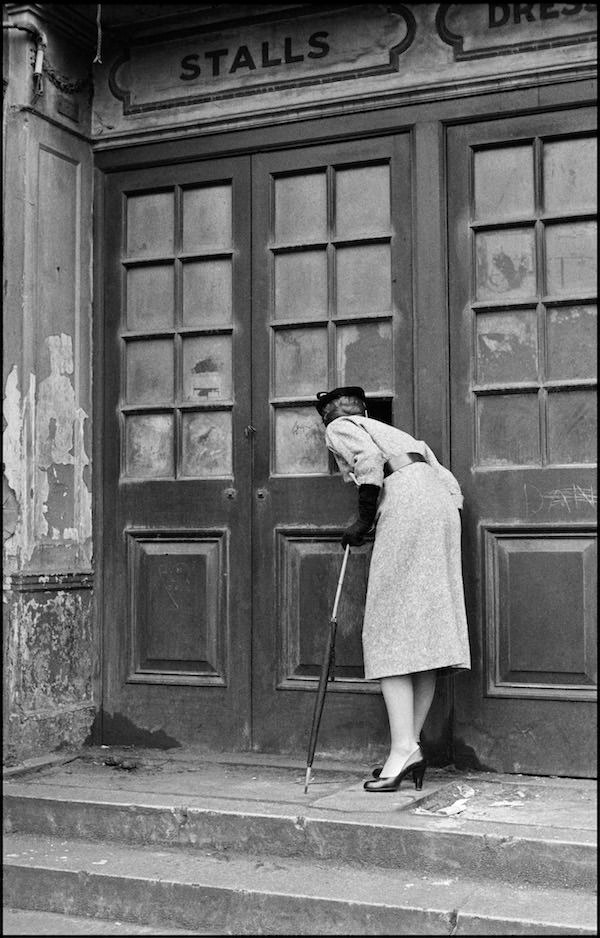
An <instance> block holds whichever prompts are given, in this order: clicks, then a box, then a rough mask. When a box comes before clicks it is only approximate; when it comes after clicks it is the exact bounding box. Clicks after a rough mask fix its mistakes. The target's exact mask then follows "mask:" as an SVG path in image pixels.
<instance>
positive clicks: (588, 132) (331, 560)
mask: <svg viewBox="0 0 600 938" xmlns="http://www.w3.org/2000/svg"><path fill="white" fill-rule="evenodd" d="M594 122H595V114H594V112H593V111H589V110H587V109H585V108H573V110H572V111H568V110H566V109H560V110H557V112H556V113H554V114H553V113H551V112H549V111H545V112H541V113H539V114H528V115H526V116H522V117H519V116H504V117H503V118H502V119H497V120H482V119H478V120H475V121H473V122H469V121H465V122H463V123H460V124H459V123H455V124H454V125H452V126H449V127H447V128H444V129H443V132H442V131H441V130H440V131H439V132H438V127H437V126H436V133H435V135H434V136H433V137H432V135H431V134H430V132H429V131H430V128H429V127H428V126H427V125H423V128H422V129H421V128H420V127H419V126H418V125H417V126H416V128H415V127H414V126H412V125H408V126H407V127H406V129H404V130H400V131H398V132H397V133H390V134H387V135H386V134H382V135H380V136H374V137H372V138H369V137H367V136H365V137H363V138H361V139H358V140H357V139H354V140H352V141H349V140H348V141H343V140H341V141H337V142H335V143H331V144H327V145H306V146H295V147H290V148H288V149H285V150H283V149H282V150H279V151H276V150H273V151H271V152H263V153H253V154H248V155H238V156H234V157H228V158H220V159H214V160H213V159H210V160H209V159H203V160H201V159H198V160H196V161H189V162H185V163H181V164H176V163H170V164H169V165H160V166H153V167H151V168H138V169H134V170H128V171H127V172H122V173H112V174H110V175H108V176H107V180H106V193H105V218H106V226H105V237H104V241H105V248H106V264H105V276H104V299H103V304H104V311H105V312H104V361H103V365H102V369H101V371H102V377H101V378H100V380H101V381H102V383H103V394H104V415H103V421H104V423H103V448H104V467H103V498H102V502H103V509H102V517H101V519H100V520H99V523H101V528H102V541H103V571H104V575H103V598H104V666H103V670H104V690H103V715H104V728H103V737H104V740H105V741H106V742H117V741H119V742H145V743H147V744H150V745H175V744H183V745H196V746H204V747H207V748H217V749H230V750H243V749H250V748H254V749H257V750H263V751H272V752H287V753H294V754H296V755H300V754H303V753H304V752H305V751H306V745H307V741H308V731H309V727H310V720H311V715H312V708H313V705H314V696H315V691H316V683H317V679H318V673H319V667H320V663H321V658H322V654H323V647H324V642H325V638H326V632H327V625H328V620H329V616H330V613H331V604H332V602H333V597H334V594H335V587H336V583H337V578H338V574H339V570H340V565H341V560H342V550H341V547H340V543H339V540H340V535H341V532H342V530H343V528H344V527H345V525H346V524H347V523H348V522H349V521H350V520H351V519H352V518H353V516H354V514H355V510H356V491H355V489H354V487H353V486H349V485H344V484H343V483H342V481H341V478H340V476H339V474H338V473H337V472H336V467H335V465H334V464H333V463H332V461H331V459H330V458H329V456H328V453H327V450H326V447H325V444H324V437H323V428H322V426H321V424H320V421H319V419H318V415H317V413H316V411H315V409H314V406H313V400H314V397H315V394H316V392H317V391H319V390H321V389H324V388H327V387H332V386H335V385H342V384H360V385H362V386H363V387H364V388H365V389H366V392H367V396H368V398H369V410H370V412H371V414H372V415H373V416H376V417H379V418H380V419H383V420H386V421H388V422H390V423H392V424H394V425H396V426H398V427H401V428H402V429H404V430H407V431H408V432H411V433H415V434H416V435H417V436H420V435H421V433H422V432H423V431H422V430H421V428H422V427H427V442H428V443H430V445H431V444H433V448H434V449H435V450H436V453H437V455H438V457H439V458H440V460H442V461H444V462H446V464H447V465H449V467H450V468H451V469H452V470H453V472H454V473H455V474H456V476H457V477H458V479H459V481H460V483H461V485H462V488H463V491H464V494H465V509H464V512H463V569H464V579H465V591H466V599H467V615H468V621H469V629H470V638H471V650H472V665H473V666H472V670H471V672H469V673H464V674H461V675H460V676H458V677H456V679H455V680H454V681H453V682H444V681H441V682H440V690H439V693H438V698H437V700H436V705H435V706H434V711H433V715H432V718H431V719H430V722H429V725H428V728H427V732H428V738H429V739H430V740H431V739H432V738H435V737H436V733H437V734H438V735H437V739H436V745H437V746H438V750H439V749H440V748H441V749H442V750H443V752H442V755H444V753H446V754H448V755H450V757H454V758H456V760H457V761H458V762H459V763H461V764H465V765H469V766H475V767H477V766H478V767H479V768H483V769H489V770H493V771H504V772H525V773H528V772H529V773H540V774H551V775H590V774H593V773H594V771H595V748H594V747H595V738H596V736H595V709H593V708H594V700H595V695H596V633H595V605H594V604H595V595H596V594H595V590H596V585H595V575H596V564H595V557H596V538H595V509H596V503H597V494H596V489H595V474H594V471H593V463H594V461H595V453H596V426H595V419H596V418H595V405H594V393H595V387H596V375H595V350H596V342H595V329H596V316H597V313H596V302H597V298H596V274H595V269H596V268H595V265H596V260H595V251H596V229H595V224H596V223H595V215H594V214H593V213H594V212H595V202H594V199H593V193H592V183H595V178H596V176H595V171H594V172H593V173H591V172H590V171H589V170H590V167H591V165H592V163H593V162H594V160H595V152H596V151H595V140H594V137H593V130H594ZM440 126H441V125H440ZM428 134H429V136H427V135H428ZM425 140H429V144H430V145H431V144H432V143H433V141H434V140H435V141H437V143H438V144H439V146H440V148H442V147H444V148H445V153H444V154H443V155H442V154H441V153H440V155H439V156H436V154H432V153H431V152H429V151H428V152H425V146H424V144H423V141H425ZM415 152H420V153H421V155H422V159H421V162H420V164H419V165H418V166H417V165H415V162H414V161H413V156H412V155H413V154H414V153H415ZM444 165H445V166H446V173H445V176H444V177H442V173H443V166H444ZM428 172H429V177H427V173H428ZM415 180H418V183H415ZM444 187H445V188H444ZM436 193H440V194H441V200H442V204H443V207H444V209H447V211H443V212H440V211H439V208H437V203H436V208H435V210H433V209H432V208H431V206H432V199H433V200H435V198H437V196H436V195H435V194H436ZM436 219H437V220H436ZM443 219H445V220H446V221H447V229H446V230H443V225H444V222H443ZM436 225H439V228H437V227H436ZM428 226H429V227H428ZM430 240H431V243H432V245H433V249H431V250H430V245H429V241H430ZM444 243H446V244H447V248H448V253H447V257H446V258H444V257H443V255H442V246H443V245H444ZM435 245H438V253H437V254H436V248H435ZM436 257H437V260H436ZM430 268H431V278H432V280H434V281H435V280H437V282H438V283H439V284H441V286H439V287H438V289H437V297H438V303H434V304H431V305H430V306H429V307H427V308H424V301H423V297H422V295H423V294H424V293H426V292H427V291H426V290H424V288H423V282H424V276H423V271H424V270H426V271H428V272H429V270H430ZM413 282H415V283H417V284H419V285H420V290H421V296H419V295H416V296H413V293H412V284H413ZM446 284H447V287H448V290H447V299H448V302H447V308H446V304H445V301H444V295H445V292H446V291H445V285H446ZM430 295H432V294H431V292H430ZM434 295H435V291H434ZM431 334H434V335H436V336H438V337H439V343H436V342H433V341H431V339H429V338H428V336H429V335H431ZM424 350H426V352H427V359H426V360H425V351H424ZM446 399H447V400H448V402H449V406H448V408H447V410H448V416H447V415H446V408H445V406H442V404H441V403H440V402H444V400H446ZM415 414H416V415H418V422H416V421H415ZM442 423H443V425H441V424H442ZM434 440H437V441H440V440H449V445H448V447H447V451H446V452H445V453H444V452H440V451H439V449H438V448H437V447H436V445H435V442H434ZM369 552H370V547H369V545H365V546H363V547H361V548H359V549H356V550H353V551H352V553H351V557H350V563H349V567H348V571H347V575H346V581H345V584H344V590H343V592H342V599H341V603H340V608H339V614H338V619H339V627H338V641H337V649H336V650H337V655H336V680H335V683H334V684H333V685H332V686H331V688H330V691H329V693H328V698H327V704H326V707H325V714H324V717H323V722H322V724H321V730H320V736H319V750H320V751H323V752H329V753H332V754H333V753H337V754H345V755H349V754H351V753H353V754H355V755H360V757H361V758H362V760H364V761H365V762H367V761H368V760H370V759H371V758H373V757H374V756H375V755H376V754H377V753H378V750H380V749H381V748H382V747H383V746H384V745H385V742H386V739H387V721H386V718H385V711H384V707H383V703H382V699H381V695H380V693H379V687H378V684H377V683H376V682H366V681H365V680H364V677H363V669H362V649H361V640H360V631H361V623H362V612H363V608H364V598H365V590H366V580H367V573H368V564H369V556H370V554H369ZM399 590H400V595H401V584H399ZM415 628H418V623H415ZM440 695H441V697H440ZM444 695H445V696H444ZM436 707H437V708H438V709H437V710H436Z"/></svg>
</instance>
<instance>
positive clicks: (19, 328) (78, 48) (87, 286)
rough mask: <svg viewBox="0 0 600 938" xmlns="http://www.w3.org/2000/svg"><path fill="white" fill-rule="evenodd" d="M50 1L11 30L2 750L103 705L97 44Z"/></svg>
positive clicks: (76, 730) (78, 730)
mask: <svg viewBox="0 0 600 938" xmlns="http://www.w3.org/2000/svg"><path fill="white" fill-rule="evenodd" d="M52 16H53V14H52V12H51V11H50V10H49V9H48V8H44V7H38V6H35V5H33V6H27V5H17V4H7V5H5V8H4V20H5V21H7V20H8V21H9V22H13V23H15V24H21V25H22V24H29V25H31V26H34V27H36V28H37V29H40V30H42V31H43V32H44V33H45V36H46V39H47V45H46V49H45V62H46V64H47V66H48V67H49V68H50V69H51V73H52V75H53V77H54V79H55V80H54V81H50V79H49V74H50V73H49V72H45V73H44V85H43V92H42V94H41V95H36V94H35V85H34V80H33V68H32V62H33V53H34V51H35V39H34V36H33V35H32V34H31V33H30V32H27V31H25V30H21V29H19V30H17V29H15V30H5V35H4V47H5V63H4V69H5V75H4V78H5V111H4V128H5V159H4V179H3V191H4V194H5V199H4V230H5V233H6V238H5V247H4V269H5V278H4V322H5V326H4V353H3V385H4V401H3V405H4V407H3V417H4V419H3V440H4V446H3V503H4V529H3V569H4V589H3V602H4V646H3V651H4V663H5V667H4V696H3V703H4V758H5V761H9V762H15V761H20V760H22V759H26V758H30V757H33V756H38V755H41V754H44V753H46V752H48V751H52V750H54V749H56V748H59V747H64V746H79V745H81V744H82V743H83V741H84V740H85V739H86V738H87V737H88V736H89V733H90V728H91V726H92V724H93V722H94V717H95V714H96V709H97V703H96V700H97V691H96V688H97V681H98V668H97V659H98V655H97V645H98V641H97V635H96V632H95V625H94V619H93V615H92V611H93V590H92V572H93V550H92V490H91V463H90V453H91V439H92V427H91V377H92V376H91V327H92V320H91V300H92V296H91V262H92V250H91V248H92V178H93V177H92V172H93V169H92V156H91V147H90V143H89V138H88V134H89V126H90V104H91V101H90V90H91V85H90V83H89V79H88V78H86V75H87V76H89V75H90V73H91V62H92V58H93V44H92V42H91V40H90V41H89V42H88V41H87V40H86V39H85V38H83V39H82V36H80V35H79V36H77V35H76V34H75V32H74V31H73V30H72V29H70V28H69V26H68V24H66V23H65V22H61V21H60V20H53V18H52Z"/></svg>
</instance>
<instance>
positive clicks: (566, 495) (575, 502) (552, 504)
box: [523, 483, 598, 515]
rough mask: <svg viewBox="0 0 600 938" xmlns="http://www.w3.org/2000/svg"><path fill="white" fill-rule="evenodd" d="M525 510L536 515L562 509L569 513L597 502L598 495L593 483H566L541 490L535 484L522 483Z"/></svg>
mask: <svg viewBox="0 0 600 938" xmlns="http://www.w3.org/2000/svg"><path fill="white" fill-rule="evenodd" d="M523 491H524V495H525V512H526V514H528V515H529V514H532V515H537V514H539V513H540V512H542V511H555V510H561V509H564V510H565V511H567V512H569V513H571V512H573V511H580V510H584V509H585V508H587V507H588V506H590V507H594V506H595V505H597V504H598V495H597V493H596V491H595V489H594V486H593V485H585V486H584V485H577V484H576V483H573V484H572V485H567V486H565V487H564V488H556V489H549V490H548V491H545V492H543V491H542V490H541V489H539V488H538V487H537V486H536V485H524V486H523Z"/></svg>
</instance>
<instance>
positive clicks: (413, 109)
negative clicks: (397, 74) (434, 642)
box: [92, 76, 596, 761]
mask: <svg viewBox="0 0 600 938" xmlns="http://www.w3.org/2000/svg"><path fill="white" fill-rule="evenodd" d="M595 95H596V88H595V83H594V82H593V81H590V80H589V78H588V77H586V76H582V77H581V78H575V77H572V76H571V77H569V78H567V79H566V80H564V81H557V82H556V83H553V84H547V85H544V86H542V87H541V88H540V87H539V86H538V85H537V84H532V85H531V86H529V87H524V88H523V87H521V88H517V89H503V90H501V91H493V92H491V93H480V94H474V95H468V96H464V97H460V96H457V97H455V98H448V99H443V100H435V101H425V102H422V103H415V102H414V101H413V102H409V103H403V102H402V101H399V102H395V101H392V102H390V103H388V104H386V105H385V106H382V107H379V108H375V109H374V108H373V107H372V105H371V104H370V103H369V102H366V103H356V105H355V112H354V113H350V114H349V113H344V114H339V115H334V116H332V115H331V113H330V112H329V109H328V108H327V107H325V106H324V107H323V108H319V107H318V106H316V107H315V111H314V117H311V118H309V119H305V120H298V121H293V122H290V123H286V124H276V125H274V126H269V127H254V128H248V129H245V130H239V129H235V130H232V131H230V132H228V133H219V134H216V133H212V132H210V130H208V131H206V132H204V133H198V134H195V135H190V133H189V130H186V129H182V130H181V132H179V133H178V132H175V133H173V134H172V135H171V137H170V138H169V139H168V140H164V139H161V140H160V141H156V140H151V139H150V140H148V141H147V142H143V143H136V144H131V145H129V144H127V145H122V144H121V145H119V144H116V145H115V146H114V147H107V145H106V142H105V141H104V140H102V141H99V143H100V144H101V148H100V147H99V146H97V147H96V148H95V149H94V161H95V170H94V225H93V229H94V236H93V237H94V245H93V263H94V271H93V282H94V289H93V304H92V308H93V313H92V340H93V362H92V367H93V378H94V380H93V414H94V418H93V428H92V433H93V445H92V453H93V466H92V483H93V514H94V525H93V537H94V558H95V559H94V618H95V629H96V635H97V649H98V660H99V662H102V660H103V634H104V615H103V599H102V597H103V587H104V575H103V568H102V562H101V558H102V554H103V543H102V540H103V539H102V530H103V516H104V504H103V491H104V489H103V483H104V479H103V468H102V449H103V447H102V426H103V375H104V373H105V369H106V367H107V362H106V360H105V354H104V340H105V336H104V328H103V320H104V294H103V279H104V263H105V258H104V245H103V231H104V224H105V208H104V189H105V183H106V179H107V177H108V175H110V174H111V173H113V172H119V171H123V170H126V169H133V168H136V167H144V166H152V165H156V166H160V165H168V164H170V163H175V162H178V163H179V162H182V161H187V160H190V161H191V160H198V159H204V158H206V159H215V158H221V157H223V158H225V157H229V156H235V155H241V154H254V153H260V152H264V151H266V150H270V149H282V148H284V147H294V146H299V145H305V144H306V145H311V144H313V143H319V142H327V143H334V142H335V141H337V140H351V139H354V138H356V139H359V138H362V137H364V136H371V137H373V136H377V135H379V134H386V135H388V134H390V133H395V132H397V131H398V129H402V128H411V133H412V142H413V167H414V177H413V191H414V200H413V205H414V206H416V210H415V212H414V216H413V258H414V274H413V311H414V323H413V335H414V349H416V356H417V357H416V361H415V381H416V386H417V388H418V394H417V395H416V399H415V415H414V416H415V434H416V435H417V436H418V437H421V438H423V439H426V440H427V441H428V443H429V445H430V446H431V447H432V449H433V450H434V451H435V452H436V454H437V455H438V457H439V458H440V460H441V461H443V462H444V464H445V465H449V455H450V419H449V417H450V402H449V386H450V359H449V348H448V335H449V320H448V316H449V313H448V286H447V268H446V235H445V232H446V224H447V220H446V202H447V198H446V188H447V180H446V166H445V152H444V151H445V147H444V137H445V130H446V127H447V126H450V125H452V124H454V123H464V122H465V120H468V119H470V120H478V119H482V120H483V119H489V118H490V117H491V116H502V115H507V114H515V113H518V114H528V113H540V112H542V111H545V110H556V109H557V108H560V107H577V106H588V105H589V104H595V101H596V97H595ZM440 348H443V349H444V379H445V380H444V381H443V382H442V386H441V388H440V382H439V374H437V375H436V374H431V372H430V370H429V369H428V367H427V362H428V361H430V360H431V359H432V358H433V357H434V356H435V355H437V354H439V350H440ZM450 468H451V467H450ZM97 681H98V682H99V687H100V689H101V687H102V677H101V675H99V676H98V679H97ZM96 686H97V687H98V683H97V684H96ZM453 693H454V691H453V684H452V680H451V679H450V678H443V679H441V680H440V681H439V683H438V690H437V693H436V699H435V701H434V704H433V707H432V710H431V711H430V716H429V718H428V724H429V725H430V726H431V728H432V732H433V736H432V742H433V746H434V748H435V750H436V752H437V753H438V755H439V757H440V759H442V760H444V759H445V760H446V761H451V759H452V756H453V754H452V742H451V731H449V726H450V725H451V716H452V706H453ZM97 700H98V707H99V713H98V718H97V720H96V724H95V726H94V729H93V733H92V738H93V740H94V741H96V742H100V741H101V740H102V707H103V701H102V697H101V691H100V692H99V693H98V695H97ZM436 727H437V728H438V729H437V730H436Z"/></svg>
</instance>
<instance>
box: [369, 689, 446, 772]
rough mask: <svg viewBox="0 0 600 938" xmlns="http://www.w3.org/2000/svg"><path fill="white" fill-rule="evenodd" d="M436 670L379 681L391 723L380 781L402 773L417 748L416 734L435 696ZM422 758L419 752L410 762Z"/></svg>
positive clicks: (417, 736)
mask: <svg viewBox="0 0 600 938" xmlns="http://www.w3.org/2000/svg"><path fill="white" fill-rule="evenodd" d="M436 677H437V672H436V671H418V672H416V673H415V674H397V675H394V676H393V677H384V678H381V682H380V683H381V692H382V694H383V699H384V701H385V706H386V710H387V714H388V721H389V724H390V754H389V756H388V758H387V760H386V762H385V763H384V765H383V768H382V770H381V777H382V778H389V777H390V776H393V775H397V774H398V772H401V771H402V769H403V768H404V766H405V765H406V762H407V760H408V759H409V758H410V757H411V756H412V755H413V754H414V753H415V752H416V750H418V748H419V735H420V733H421V729H422V728H423V724H424V722H425V718H426V716H427V714H428V712H429V708H430V707H431V704H432V701H433V695H434V693H435V682H436ZM420 758H421V753H420V752H419V753H418V754H417V755H415V757H414V759H412V760H411V761H413V762H414V761H418V759H420Z"/></svg>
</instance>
